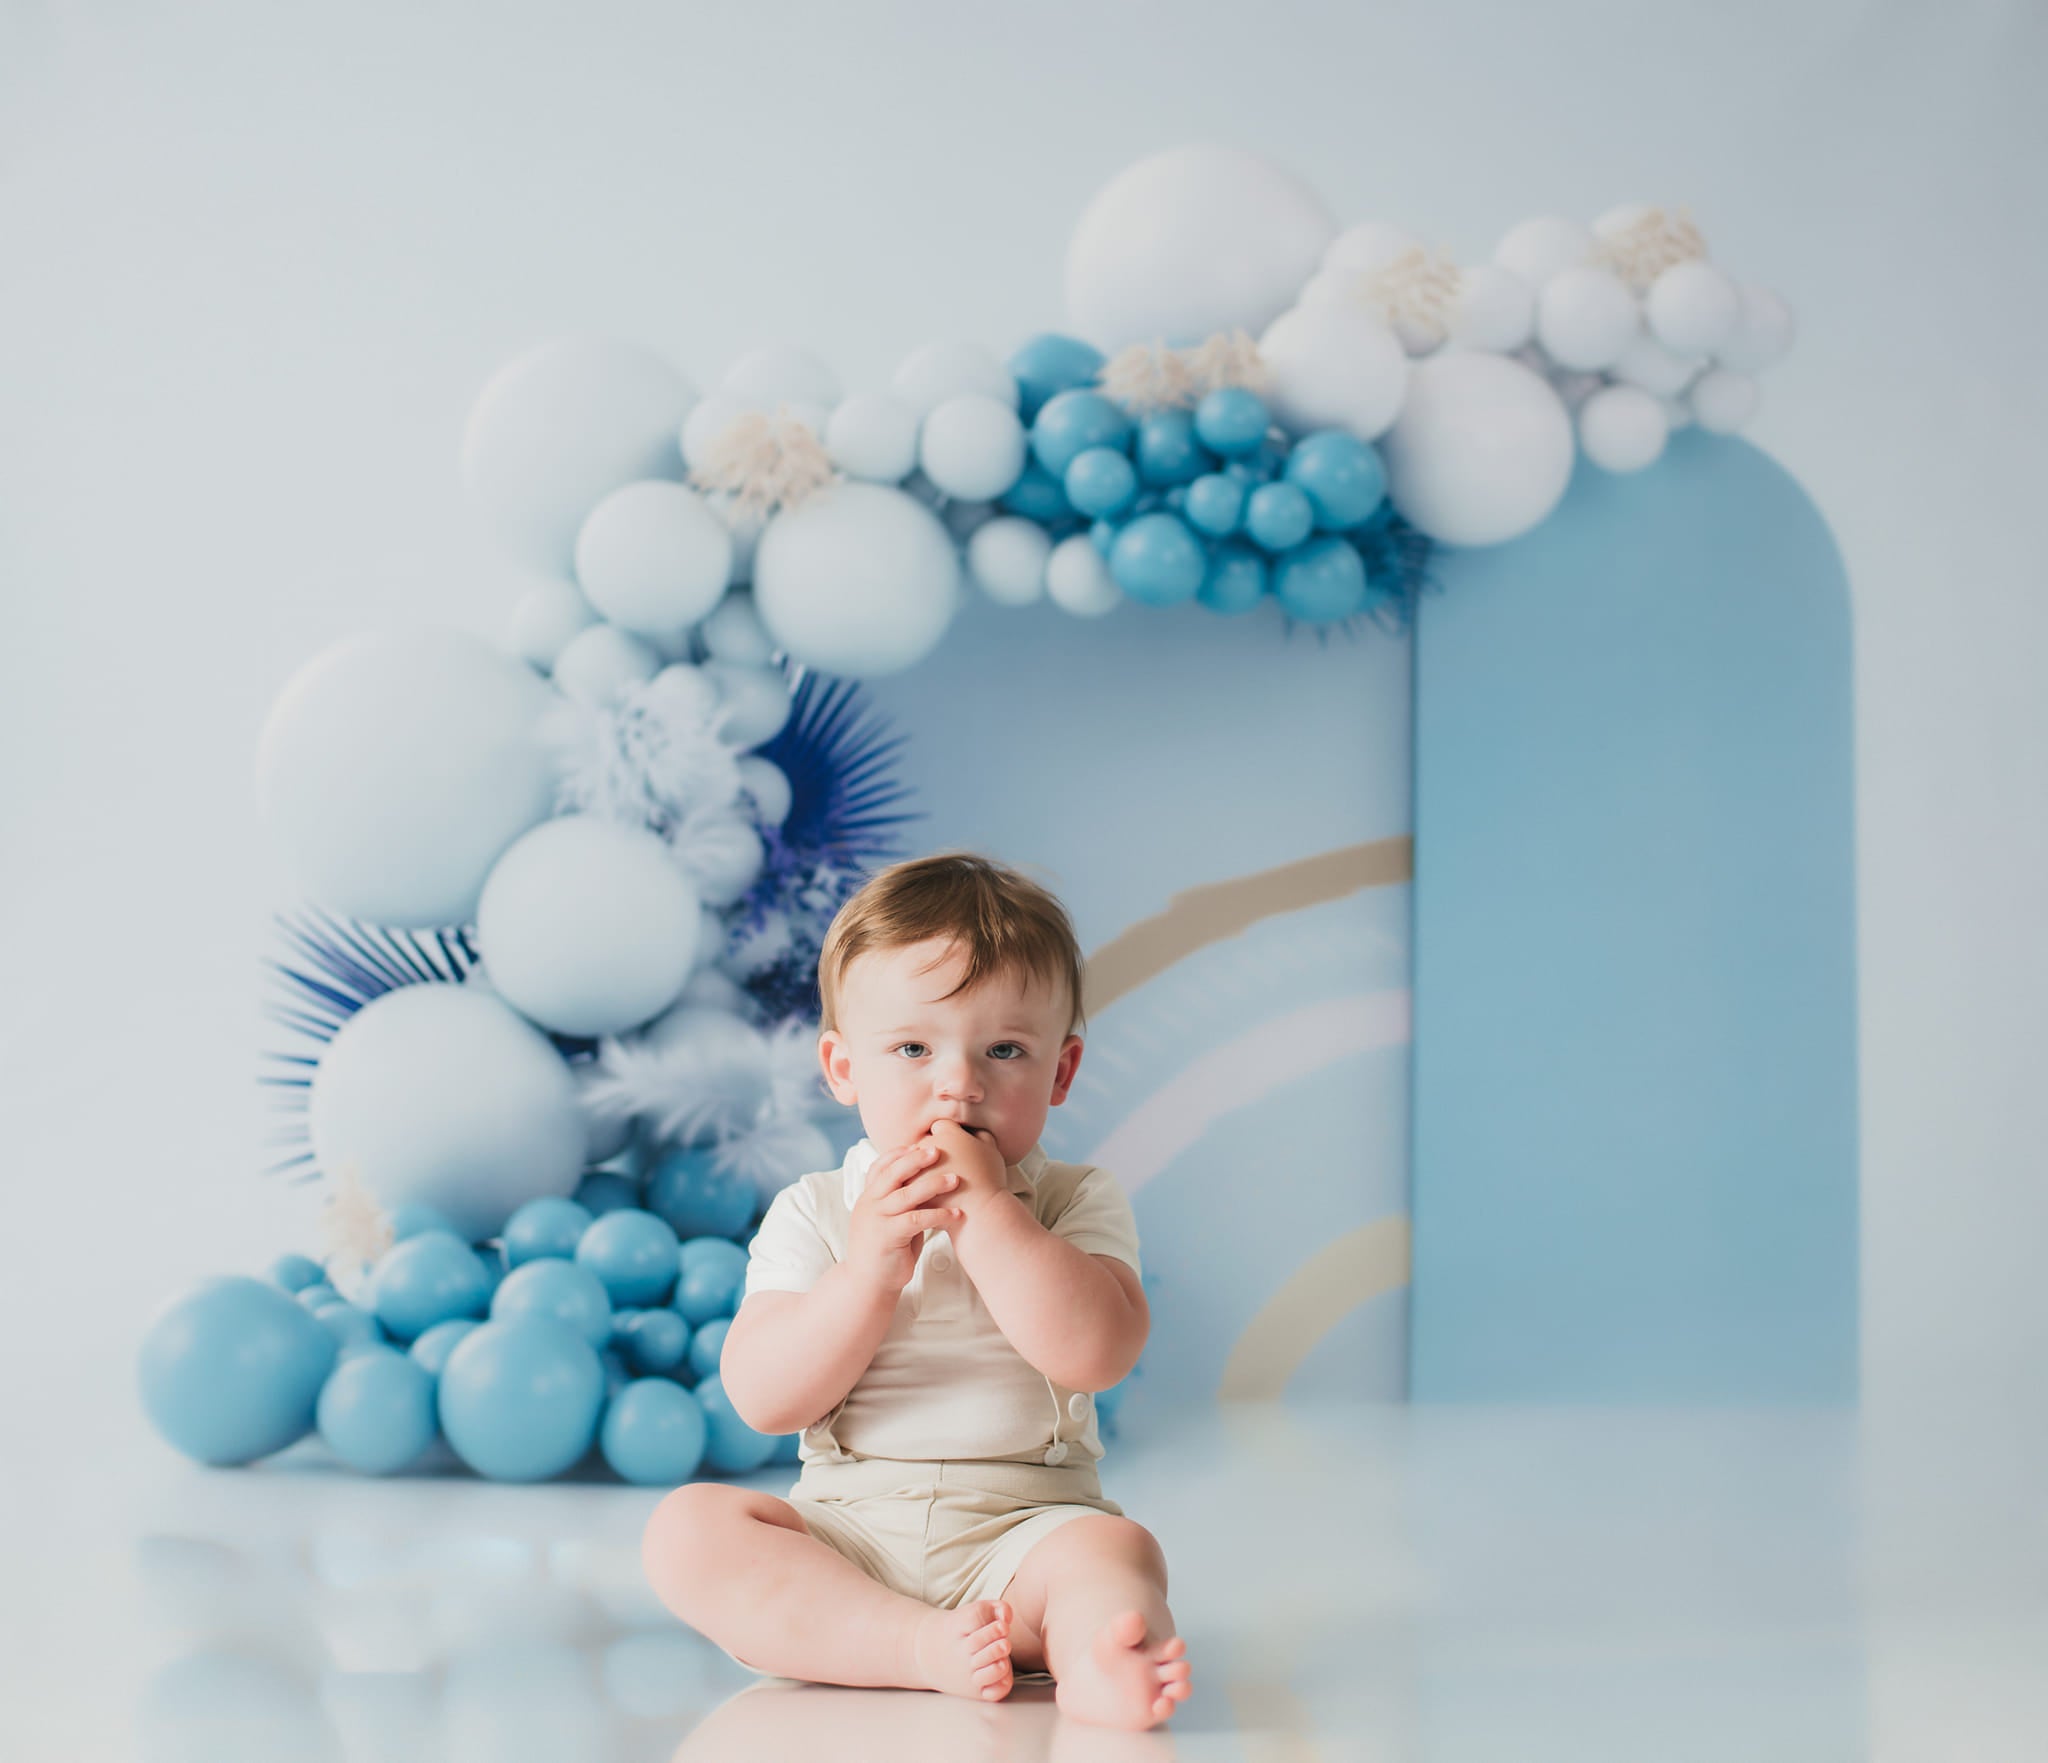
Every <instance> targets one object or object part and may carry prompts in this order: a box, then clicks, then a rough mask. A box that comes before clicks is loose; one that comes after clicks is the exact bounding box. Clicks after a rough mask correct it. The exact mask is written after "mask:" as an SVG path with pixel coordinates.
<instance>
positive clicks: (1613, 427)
mask: <svg viewBox="0 0 2048 1763" xmlns="http://www.w3.org/2000/svg"><path fill="white" fill-rule="evenodd" d="M1578 427H1579V445H1580V446H1581V447H1583V448H1584V449H1585V453H1586V457H1587V458H1588V459H1590V460H1592V462H1593V463H1594V464H1595V465H1597V466H1599V467H1600V468H1601V469H1602V470H1603V471H1641V470H1642V469H1643V467H1644V466H1646V465H1650V464H1653V463H1654V462H1655V461H1656V459H1657V458H1658V456H1659V455H1660V454H1662V453H1663V451H1664V443H1665V441H1666V439H1667V438H1669V435H1670V425H1669V424H1668V423H1666V422H1665V420H1664V406H1663V405H1662V404H1660V403H1658V401H1657V400H1656V399H1655V398H1653V397H1652V396H1651V395H1650V394H1649V393H1648V392H1645V391H1643V390H1642V389H1641V388H1639V387H1636V386H1609V387H1607V388H1606V390H1604V391H1600V392H1595V393H1594V394H1593V395H1592V397H1590V398H1588V399H1587V400H1586V401H1585V403H1584V404H1583V405H1581V406H1580V407H1579V419H1578Z"/></svg>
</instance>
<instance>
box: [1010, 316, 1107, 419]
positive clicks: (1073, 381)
mask: <svg viewBox="0 0 2048 1763" xmlns="http://www.w3.org/2000/svg"><path fill="white" fill-rule="evenodd" d="M1005 365H1006V366H1008V368H1009V370H1010V375H1011V377H1012V378H1013V379H1015V380H1016V382H1017V396H1018V401H1019V404H1018V414H1019V415H1020V416H1022V417H1023V419H1024V420H1025V421H1026V422H1027V423H1028V422H1030V420H1031V419H1032V418H1033V417H1034V416H1036V415H1037V414H1038V413H1039V411H1041V410H1042V409H1044V408H1045V403H1046V400H1047V399H1048V398H1052V397H1055V396H1057V395H1058V394H1059V393H1061V392H1065V391H1071V390H1072V389H1074V388H1075V387H1077V386H1092V385H1093V384H1094V383H1095V376H1096V375H1097V374H1099V373H1100V372H1101V371H1102V369H1103V355H1102V351H1101V350H1100V349H1098V348H1096V347H1095V345H1094V344H1092V343H1084V342H1082V341H1081V339H1080V338H1079V337H1068V336H1062V335H1060V334H1059V333H1058V332H1057V331H1044V332H1041V333H1040V334H1039V335H1037V336H1035V337H1033V338H1031V339H1030V340H1029V341H1028V342H1026V343H1023V344H1021V345H1020V346H1019V347H1018V349H1017V352H1016V353H1015V354H1014V355H1012V356H1011V357H1010V359H1009V361H1008V362H1007V363H1006V364H1005Z"/></svg>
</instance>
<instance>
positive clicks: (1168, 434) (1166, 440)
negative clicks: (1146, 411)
mask: <svg viewBox="0 0 2048 1763" xmlns="http://www.w3.org/2000/svg"><path fill="white" fill-rule="evenodd" d="M1133 454H1134V456H1135V458H1136V459H1137V462H1138V475H1139V476H1140V477H1141V478H1143V479H1144V480H1145V482H1146V483H1148V484H1159V485H1167V484H1190V483H1193V482H1194V481H1195V479H1196V478H1198V477H1200V476H1201V475H1202V473H1203V472H1205V471H1207V470H1209V469H1210V468H1211V466H1213V465H1214V464H1215V459H1214V457H1213V456H1212V455H1211V454H1210V453H1208V452H1207V451H1206V450H1205V449H1204V448H1203V447H1202V445H1201V443H1200V442H1198V441H1197V440H1196V439H1195V419H1194V417H1193V416H1191V415H1190V414H1189V413H1188V412H1187V411H1185V410H1160V411H1155V412H1154V413H1153V414H1152V415H1150V416H1148V417H1146V418H1145V420H1144V421H1143V422H1141V423H1139V424H1138V438H1137V441H1136V444H1135V446H1134V448H1133Z"/></svg>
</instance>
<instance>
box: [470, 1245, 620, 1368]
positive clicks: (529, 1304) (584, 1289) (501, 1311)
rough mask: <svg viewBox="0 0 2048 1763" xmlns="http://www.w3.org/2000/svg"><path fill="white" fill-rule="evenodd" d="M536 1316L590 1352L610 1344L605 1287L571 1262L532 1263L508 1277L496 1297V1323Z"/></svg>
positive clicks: (493, 1316)
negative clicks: (569, 1332) (578, 1339)
mask: <svg viewBox="0 0 2048 1763" xmlns="http://www.w3.org/2000/svg"><path fill="white" fill-rule="evenodd" d="M536 1316H538V1317H545V1318H546V1319H548V1320H549V1321H552V1322H559V1323H561V1324H562V1325H563V1326H564V1327H565V1328H570V1329H573V1330H575V1332H576V1333H577V1334H579V1335H581V1336H582V1337H583V1339H584V1340H586V1341H587V1342H589V1344H590V1347H591V1349H592V1351H595V1350H596V1349H597V1348H599V1347H601V1346H603V1345H604V1344H605V1342H607V1341H608V1340H610V1339H611V1338H612V1303H611V1299H610V1297H609V1296H607V1294H606V1292H605V1289H604V1282H603V1281H602V1280H600V1279H599V1278H598V1277H597V1275H596V1274H594V1273H592V1272H591V1271H590V1269H589V1268H587V1267H579V1266H578V1265H577V1264H576V1263H575V1262H573V1261H557V1260H554V1259H552V1258H550V1259H547V1260H541V1261H529V1262H527V1264H526V1265H525V1266H524V1267H515V1268H513V1270H512V1271H511V1272H510V1273H508V1274H506V1275H505V1282H504V1284H503V1285H501V1286H499V1287H498V1289H497V1291H496V1292H495V1293H493V1294H492V1297H491V1320H492V1321H493V1322H514V1321H518V1320H520V1319H521V1318H525V1317H536Z"/></svg>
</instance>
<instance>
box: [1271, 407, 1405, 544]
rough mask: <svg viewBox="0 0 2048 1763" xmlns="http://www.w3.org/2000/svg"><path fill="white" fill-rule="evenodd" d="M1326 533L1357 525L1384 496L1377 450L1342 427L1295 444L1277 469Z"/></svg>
mask: <svg viewBox="0 0 2048 1763" xmlns="http://www.w3.org/2000/svg"><path fill="white" fill-rule="evenodd" d="M1283 471H1284V474H1285V477H1286V481H1287V482H1289V483H1291V484H1293V485H1295V486H1296V487H1297V488H1299V489H1300V490H1301V492H1302V494H1304V495H1305V496H1307V497H1308V499H1309V506H1310V507H1311V508H1313V509H1314V511H1315V517H1316V525H1317V526H1319V527H1320V528H1322V530H1323V531H1324V532H1326V533H1334V532H1342V531H1343V530H1344V529H1345V528H1346V527H1353V526H1357V525H1358V524H1359V523H1360V522H1361V521H1363V520H1364V519H1365V518H1366V517H1367V516H1368V515H1369V514H1371V513H1372V511H1373V510H1374V509H1375V508H1377V507H1378V506H1379V505H1380V503H1381V502H1383V501H1385V500H1386V495H1387V468H1386V467H1385V465H1383V464H1382V463H1381V462H1380V456H1379V451H1378V449H1377V448H1374V447H1369V446H1367V445H1366V443H1365V442H1363V441H1361V440H1360V439H1359V438H1358V437H1357V436H1356V435H1352V434H1346V433H1345V432H1344V430H1342V429H1323V430H1322V431H1320V432H1319V433H1317V434H1313V435H1309V436H1307V437H1305V438H1304V439H1303V440H1301V441H1299V442H1297V443H1296V445H1295V448H1294V451H1293V452H1292V453H1290V454H1288V456H1287V463H1286V465H1285V467H1284V468H1283Z"/></svg>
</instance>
